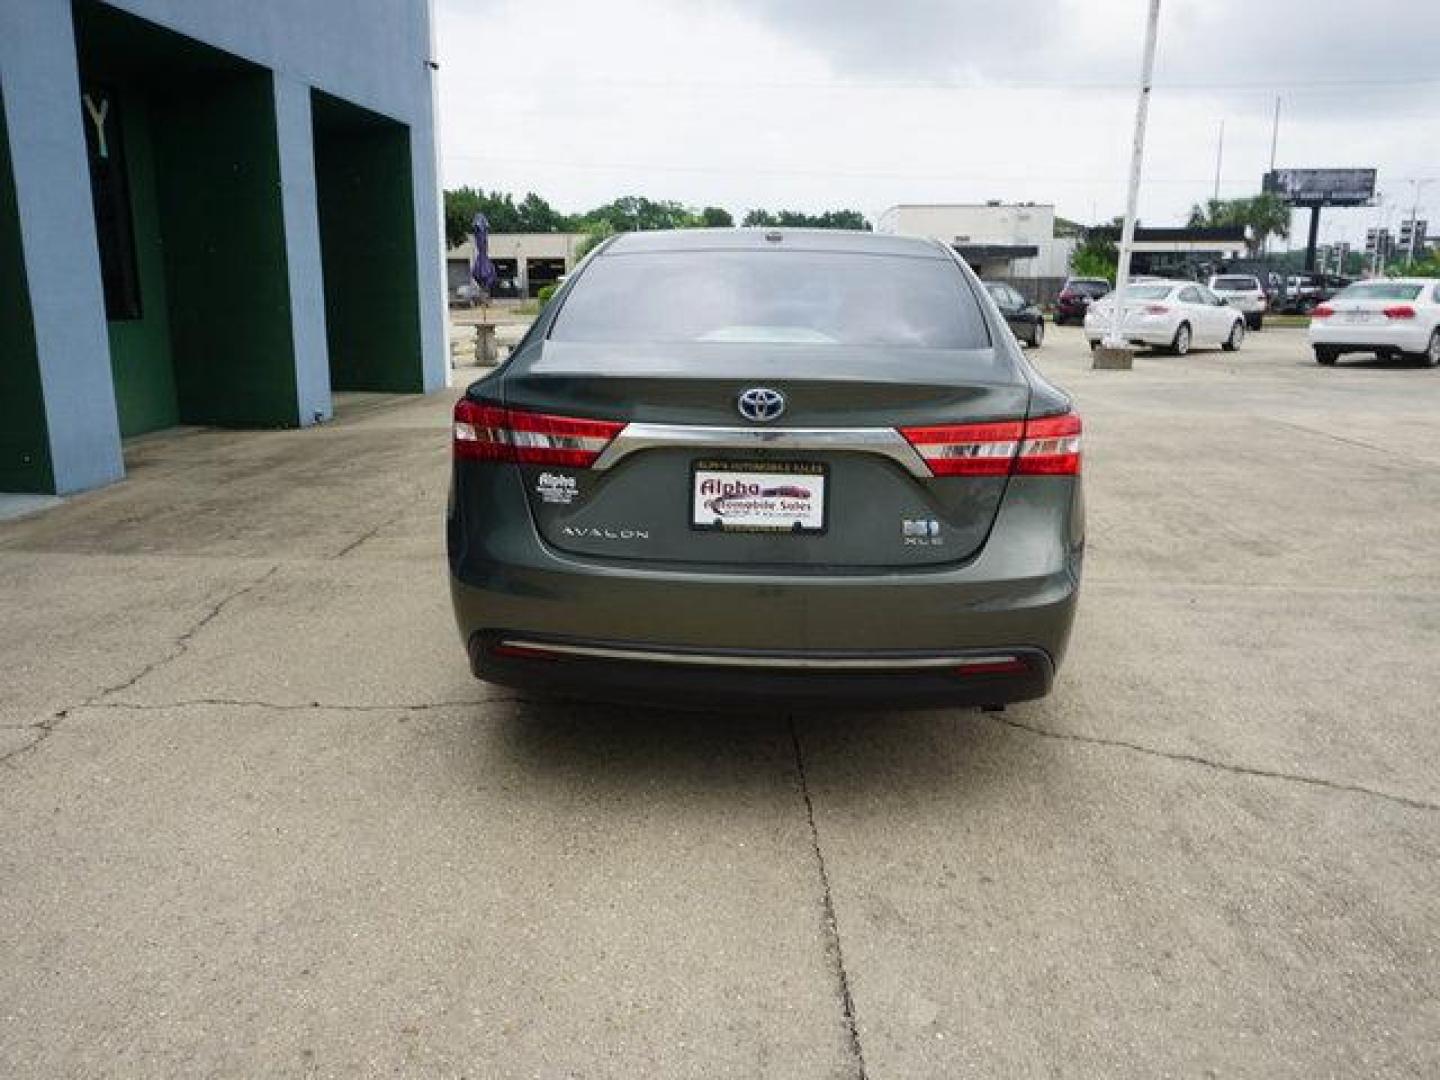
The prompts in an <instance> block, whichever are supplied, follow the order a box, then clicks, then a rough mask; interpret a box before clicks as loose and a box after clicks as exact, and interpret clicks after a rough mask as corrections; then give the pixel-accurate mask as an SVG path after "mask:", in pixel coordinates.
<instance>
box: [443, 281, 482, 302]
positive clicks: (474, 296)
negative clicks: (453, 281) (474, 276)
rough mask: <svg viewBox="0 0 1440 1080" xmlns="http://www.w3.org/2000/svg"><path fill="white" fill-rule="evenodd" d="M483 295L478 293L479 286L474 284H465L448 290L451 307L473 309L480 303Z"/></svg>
mask: <svg viewBox="0 0 1440 1080" xmlns="http://www.w3.org/2000/svg"><path fill="white" fill-rule="evenodd" d="M484 295H485V294H484V293H482V292H481V291H480V286H479V285H476V284H475V283H474V282H466V283H464V284H461V285H456V286H455V287H454V288H453V289H451V290H450V304H451V306H452V307H472V308H473V307H474V306H475V305H476V304H478V303H480V300H481V298H482V297H483V296H484Z"/></svg>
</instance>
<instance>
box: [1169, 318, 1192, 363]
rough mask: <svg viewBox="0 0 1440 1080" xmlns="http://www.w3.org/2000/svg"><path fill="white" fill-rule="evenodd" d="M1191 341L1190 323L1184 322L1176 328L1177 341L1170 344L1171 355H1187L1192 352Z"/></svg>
mask: <svg viewBox="0 0 1440 1080" xmlns="http://www.w3.org/2000/svg"><path fill="white" fill-rule="evenodd" d="M1191 341H1192V337H1191V333H1190V324H1189V323H1188V322H1182V323H1181V324H1180V325H1179V326H1177V327H1176V328H1175V340H1174V341H1172V342H1170V355H1171V356H1185V355H1187V354H1188V353H1189V352H1190V344H1191Z"/></svg>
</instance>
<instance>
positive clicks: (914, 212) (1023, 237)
mask: <svg viewBox="0 0 1440 1080" xmlns="http://www.w3.org/2000/svg"><path fill="white" fill-rule="evenodd" d="M875 231H876V232H882V233H893V234H895V235H897V236H928V237H930V238H931V239H934V240H939V241H940V242H942V243H945V244H949V245H950V246H951V247H953V248H954V249H955V250H956V251H957V252H959V253H960V255H961V257H963V258H964V259H965V261H966V262H967V263H969V264H970V267H971V269H973V270H974V271H975V272H976V273H977V274H979V275H980V276H981V277H984V278H1003V279H1005V280H1007V281H1016V282H1023V281H1026V280H1036V279H1063V278H1064V277H1065V275H1066V274H1067V273H1068V272H1069V268H1070V256H1071V254H1072V253H1073V252H1074V250H1075V243H1076V240H1075V237H1074V236H1073V235H1059V236H1057V235H1056V217H1055V207H1053V206H1049V205H1045V204H1041V203H1001V202H988V203H969V204H967V203H931V204H902V205H900V206H892V207H890V209H888V210H886V211H885V212H884V213H883V214H881V215H880V219H879V220H878V221H877V222H876V223H875Z"/></svg>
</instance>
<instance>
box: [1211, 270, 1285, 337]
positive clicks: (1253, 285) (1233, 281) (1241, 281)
mask: <svg viewBox="0 0 1440 1080" xmlns="http://www.w3.org/2000/svg"><path fill="white" fill-rule="evenodd" d="M1209 288H1210V291H1211V292H1213V293H1214V294H1215V295H1216V296H1218V297H1220V299H1222V300H1224V301H1225V302H1226V303H1227V304H1229V305H1230V306H1231V307H1233V308H1234V309H1235V310H1237V311H1240V312H1242V313H1243V314H1244V315H1245V322H1246V324H1247V325H1248V326H1249V327H1250V329H1251V330H1259V329H1260V328H1261V327H1262V326H1264V325H1265V310H1266V308H1268V307H1269V306H1270V301H1269V300H1268V299H1267V298H1266V296H1265V289H1264V287H1263V286H1262V285H1261V284H1260V279H1259V278H1257V277H1255V276H1254V275H1252V274H1216V275H1215V276H1214V277H1212V278H1211V279H1210V285H1209Z"/></svg>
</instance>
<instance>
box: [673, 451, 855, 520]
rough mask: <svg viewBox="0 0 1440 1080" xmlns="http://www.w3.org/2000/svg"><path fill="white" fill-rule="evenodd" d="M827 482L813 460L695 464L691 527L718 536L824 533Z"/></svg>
mask: <svg viewBox="0 0 1440 1080" xmlns="http://www.w3.org/2000/svg"><path fill="white" fill-rule="evenodd" d="M826 479H827V476H826V471H825V466H824V465H822V464H821V463H819V462H815V461H783V462H782V461H697V462H695V465H694V469H693V479H692V481H691V485H690V524H691V526H692V527H693V528H696V529H712V530H716V531H719V532H787V533H822V532H824V531H825V481H826Z"/></svg>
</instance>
